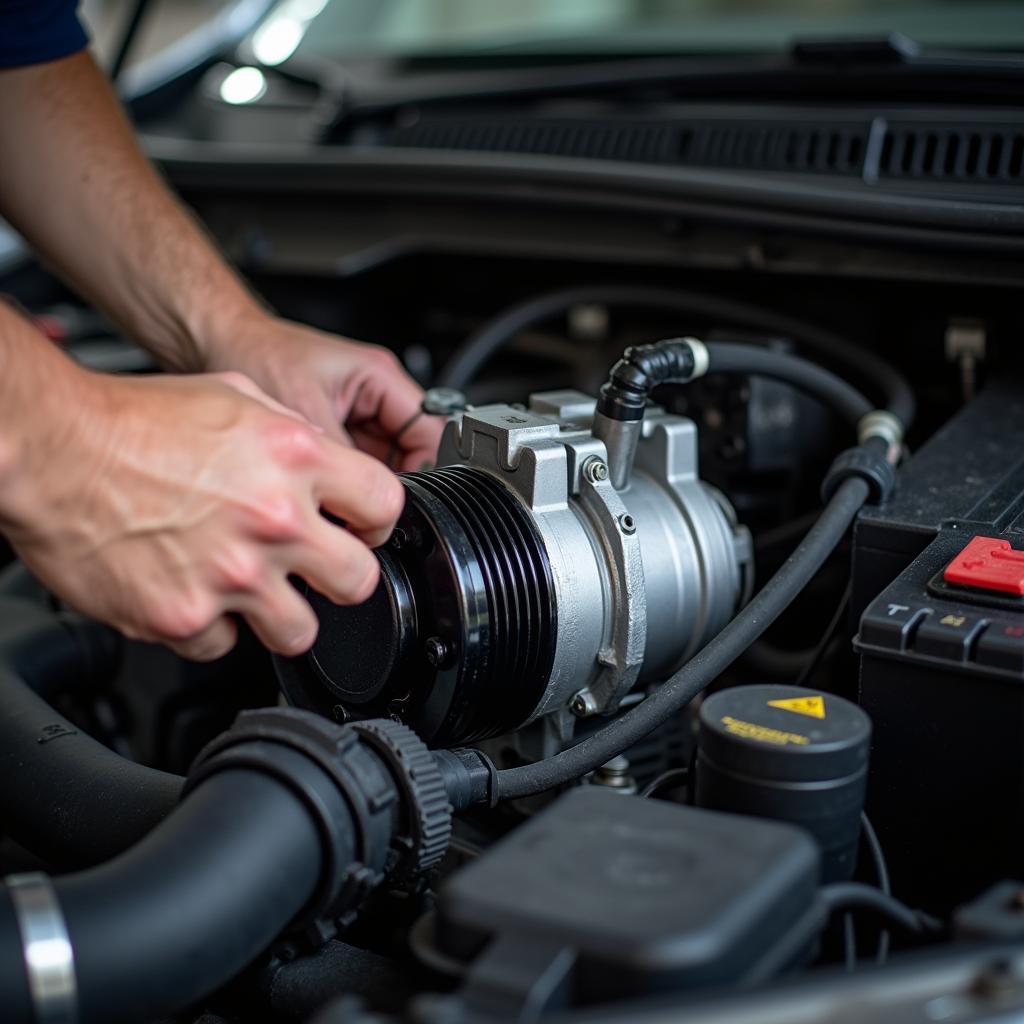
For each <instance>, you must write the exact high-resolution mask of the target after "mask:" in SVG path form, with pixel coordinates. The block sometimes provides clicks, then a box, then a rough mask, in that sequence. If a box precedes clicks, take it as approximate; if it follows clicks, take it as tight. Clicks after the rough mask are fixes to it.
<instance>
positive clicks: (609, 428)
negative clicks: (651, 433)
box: [593, 413, 643, 491]
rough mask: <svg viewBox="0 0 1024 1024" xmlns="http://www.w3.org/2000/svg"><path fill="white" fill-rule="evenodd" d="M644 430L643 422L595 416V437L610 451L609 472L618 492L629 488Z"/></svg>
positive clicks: (599, 414)
mask: <svg viewBox="0 0 1024 1024" xmlns="http://www.w3.org/2000/svg"><path fill="white" fill-rule="evenodd" d="M642 430H643V420H613V419H612V418H611V417H609V416H604V415H602V414H601V413H595V414H594V426H593V432H594V437H596V438H598V440H600V441H603V442H604V446H605V448H606V449H607V451H608V470H609V473H610V475H611V478H612V486H613V487H614V488H615V489H616V490H617V491H621V490H624V489H625V488H626V487H628V486H629V477H630V474H631V473H632V471H633V459H634V458H635V457H636V447H637V445H638V444H639V443H640V434H641V431H642Z"/></svg>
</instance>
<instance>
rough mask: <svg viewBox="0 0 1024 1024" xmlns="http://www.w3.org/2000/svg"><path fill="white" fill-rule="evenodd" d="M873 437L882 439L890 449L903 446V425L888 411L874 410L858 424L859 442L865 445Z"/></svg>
mask: <svg viewBox="0 0 1024 1024" xmlns="http://www.w3.org/2000/svg"><path fill="white" fill-rule="evenodd" d="M872 437H880V438H882V440H883V441H885V443H886V445H887V446H888V447H889V448H899V446H900V445H902V444H903V424H902V423H901V422H900V421H899V419H898V418H897V417H896V416H894V415H893V414H892V413H891V412H889V411H888V410H886V409H873V410H872V411H871V412H869V413H868V414H867V415H865V416H862V417H861V419H860V422H859V423H858V424H857V441H858V443H860V444H864V442H865V441H867V440H869V439H870V438H872Z"/></svg>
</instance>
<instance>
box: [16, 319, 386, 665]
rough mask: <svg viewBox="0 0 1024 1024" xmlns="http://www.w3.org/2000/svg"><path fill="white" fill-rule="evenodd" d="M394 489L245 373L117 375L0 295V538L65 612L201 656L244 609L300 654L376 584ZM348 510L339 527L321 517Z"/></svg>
mask: <svg viewBox="0 0 1024 1024" xmlns="http://www.w3.org/2000/svg"><path fill="white" fill-rule="evenodd" d="M402 500H403V488H402V485H401V483H400V482H399V480H398V478H397V477H396V476H395V475H394V474H393V473H391V472H390V471H389V470H388V469H386V468H385V467H384V466H383V465H382V464H381V463H380V462H378V461H377V460H375V459H373V458H371V457H370V456H369V455H365V454H363V453H361V452H357V451H353V450H352V449H350V448H347V447H345V446H343V445H342V444H340V443H339V442H337V441H335V440H332V439H330V438H329V437H327V436H326V434H325V433H324V432H323V431H321V430H319V429H318V428H315V427H313V426H312V425H310V424H309V423H307V422H306V421H305V420H303V419H302V418H301V417H299V416H297V415H296V414H294V413H292V412H290V411H288V410H286V409H284V407H282V406H279V405H278V404H277V403H276V402H275V401H274V400H273V399H271V398H268V397H267V396H266V395H265V394H264V393H263V392H261V391H260V390H259V389H258V388H257V387H256V385H255V384H253V383H252V381H251V380H249V379H248V378H246V377H243V376H242V375H240V374H233V373H221V374H204V375H198V376H187V377H182V376H169V375H168V376H165V375H159V376H155V377H114V376H107V375H103V374H96V373H92V372H89V371H87V370H84V369H82V368H81V367H79V366H78V365H76V364H75V363H73V362H72V361H71V360H70V359H68V358H67V357H66V356H65V355H64V354H63V353H61V352H60V351H58V349H57V348H56V347H54V346H53V345H52V344H51V343H50V342H49V341H47V340H46V339H45V338H44V337H43V336H42V335H41V334H39V332H38V331H36V329H35V328H34V327H33V326H32V325H31V324H29V323H28V321H26V320H24V319H23V318H22V317H21V316H20V314H18V313H16V312H15V311H14V310H13V309H11V308H10V307H8V306H6V305H5V304H4V303H3V302H0V532H2V533H3V534H4V536H6V537H7V539H8V540H9V541H10V542H11V544H12V545H13V546H14V548H15V550H16V551H17V553H18V555H19V556H20V557H21V558H22V560H23V561H24V562H25V564H26V565H27V566H28V567H29V568H30V569H31V570H32V571H33V572H34V573H35V575H36V576H37V577H38V578H39V579H40V580H42V581H43V582H44V583H46V584H48V585H49V586H50V587H51V588H52V589H53V590H54V591H55V592H56V593H58V594H59V595H60V596H61V597H63V598H64V599H65V600H66V601H68V602H69V603H70V604H71V605H72V606H74V607H76V608H78V609H80V610H82V611H84V612H87V613H89V614H91V615H93V616H95V617H96V618H99V619H101V620H103V621H105V622H109V623H110V624H112V625H114V626H116V627H117V628H119V629H120V630H122V632H124V633H126V634H127V635H129V636H133V637H138V638H141V639H144V640H152V641H160V642H163V643H168V644H169V645H170V646H172V647H173V648H174V649H175V650H177V651H178V652H179V653H181V654H183V655H185V656H186V657H191V658H196V659H200V660H206V659H210V658H215V657H218V656H219V655H222V654H224V653H226V652H227V651H228V650H229V649H230V648H231V646H232V645H233V644H234V641H235V634H236V627H235V621H234V619H233V618H232V615H231V613H237V614H240V615H242V616H244V617H245V618H246V619H247V620H248V621H249V623H250V625H251V626H252V628H253V630H254V631H255V632H256V634H257V635H258V636H259V637H260V639H261V640H262V641H263V642H264V643H265V644H266V645H267V646H268V647H270V648H272V649H273V650H277V651H280V652H282V653H285V654H298V653H299V652H301V651H303V650H305V649H307V648H308V647H309V646H310V644H311V643H312V642H313V639H314V638H315V636H316V627H317V623H316V617H315V616H314V614H313V612H312V610H311V609H310V607H309V605H308V604H307V603H306V602H305V600H303V599H302V597H300V595H299V594H298V592H297V591H296V590H295V589H294V588H293V587H292V586H291V584H290V583H289V582H288V575H289V574H291V573H297V574H299V575H301V576H302V577H304V578H305V579H307V580H308V581H309V582H310V583H312V584H313V586H315V587H316V588H317V589H318V590H320V591H322V592H323V593H324V594H326V595H328V596H329V597H331V598H332V599H333V600H335V601H338V602H342V603H348V602H354V601H362V600H365V598H367V597H368V596H369V595H370V593H371V592H372V590H373V587H374V586H375V584H376V581H377V577H378V565H377V559H376V558H375V557H374V555H373V553H372V552H371V551H370V546H373V545H375V544H379V543H381V542H383V540H384V539H385V538H386V536H387V534H388V532H389V531H390V529H391V527H392V526H393V524H394V521H395V518H396V517H397V516H398V513H399V511H400V510H401V507H402ZM321 508H323V509H326V510H328V511H331V512H334V513H336V514H337V515H339V516H343V517H344V518H345V519H346V521H347V524H348V529H347V530H345V529H342V528H340V527H339V526H336V525H334V524H333V523H331V522H329V521H328V520H327V519H325V518H324V517H323V516H322V515H321V514H320V509H321Z"/></svg>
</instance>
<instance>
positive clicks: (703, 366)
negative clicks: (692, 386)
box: [679, 338, 711, 380]
mask: <svg viewBox="0 0 1024 1024" xmlns="http://www.w3.org/2000/svg"><path fill="white" fill-rule="evenodd" d="M679 340H680V341H682V342H683V343H684V344H686V345H689V346H690V351H691V352H692V353H693V373H691V374H690V380H696V379H697V378H698V377H703V376H704V374H706V373H707V372H708V367H709V366H710V365H711V355H710V353H709V352H708V347H707V345H705V344H704V342H703V341H701V340H700V339H699V338H680V339H679Z"/></svg>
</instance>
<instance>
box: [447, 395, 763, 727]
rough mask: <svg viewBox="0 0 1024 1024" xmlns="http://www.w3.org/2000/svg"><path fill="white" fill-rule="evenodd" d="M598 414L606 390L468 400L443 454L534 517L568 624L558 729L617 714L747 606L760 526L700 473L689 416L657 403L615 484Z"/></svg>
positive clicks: (558, 672) (562, 643) (555, 676)
mask: <svg viewBox="0 0 1024 1024" xmlns="http://www.w3.org/2000/svg"><path fill="white" fill-rule="evenodd" d="M594 411H595V401H594V399H593V398H589V397H588V396H586V395H582V394H580V393H579V392H576V391H555V392H547V393H544V394H539V395H534V396H532V397H531V399H530V404H529V408H527V409H522V408H518V407H512V406H508V405H492V406H483V407H480V408H476V409H472V410H466V411H465V412H464V413H462V414H461V416H458V417H456V418H455V419H453V420H452V421H451V422H450V423H449V424H448V427H447V429H446V431H445V435H444V438H443V440H442V442H441V448H440V452H439V455H438V465H439V466H446V465H468V466H473V467H475V468H477V469H482V470H484V471H486V472H489V473H491V474H492V475H494V476H495V477H497V478H498V479H499V480H500V481H501V482H502V483H503V484H505V486H507V487H508V488H509V490H510V491H512V493H513V494H514V495H515V496H516V497H517V498H518V499H519V500H520V501H521V502H522V503H523V505H524V506H525V507H526V508H527V509H528V510H529V511H530V513H531V515H532V518H533V521H534V523H535V524H536V528H537V531H538V533H539V534H540V537H541V541H542V543H543V545H544V547H545V549H546V551H547V555H548V559H549V561H550V564H551V574H552V579H553V583H554V593H555V604H556V609H557V616H556V619H557V629H556V638H555V657H554V662H553V665H552V671H551V676H550V680H549V682H548V686H547V690H546V691H545V693H544V696H543V698H542V699H541V701H540V702H539V704H538V705H537V707H536V708H535V710H534V714H533V718H534V719H536V718H540V717H542V716H550V719H551V721H553V722H554V721H556V720H557V729H555V731H554V733H553V735H554V734H557V735H563V734H564V733H565V732H566V730H567V729H571V727H572V725H571V723H572V720H573V718H574V717H579V716H581V715H584V716H585V715H589V714H604V713H608V712H611V711H614V710H615V709H616V708H617V707H618V705H619V703H620V702H621V701H622V699H623V698H624V697H625V696H626V695H627V694H628V693H629V692H630V691H631V690H633V689H634V688H635V687H636V686H637V684H638V683H640V682H642V681H645V680H657V679H658V678H664V677H665V676H666V675H668V674H669V673H670V672H672V671H674V670H675V669H676V668H678V667H679V666H680V665H681V664H683V663H684V662H685V661H686V660H687V659H688V658H689V657H691V656H692V655H693V654H694V653H695V652H696V651H697V650H698V649H699V648H700V647H701V646H703V644H705V643H706V642H707V641H708V640H709V639H710V638H711V637H712V636H714V635H715V633H717V632H718V631H719V630H720V629H721V628H722V627H723V626H724V625H725V624H726V622H728V620H729V619H730V618H731V616H732V614H733V613H734V611H735V610H736V607H737V606H738V604H739V603H740V601H741V599H742V595H743V586H744V580H745V579H746V577H747V574H746V573H745V571H744V563H746V562H749V559H750V544H749V535H748V534H747V533H746V531H744V530H743V528H742V527H737V526H735V523H734V517H732V515H731V510H730V509H729V508H728V506H727V504H723V501H722V499H721V496H720V495H718V494H717V493H716V492H714V491H713V490H712V489H711V488H709V487H707V486H706V485H705V484H703V483H702V482H701V480H700V479H699V477H698V475H697V432H696V428H695V426H694V424H693V423H692V422H691V421H690V420H687V419H684V418H682V417H679V416H670V415H668V414H666V413H665V412H664V411H662V410H659V409H657V408H652V409H650V410H649V411H648V413H647V415H646V417H645V419H644V420H643V421H638V422H637V424H636V431H635V459H634V458H633V457H630V459H629V462H630V464H631V465H632V467H633V468H632V472H631V473H630V475H629V476H628V478H627V479H625V480H624V481H622V483H623V486H622V487H620V488H617V487H616V486H615V470H614V468H613V467H614V462H613V461H612V459H611V453H610V452H609V449H608V447H607V444H606V441H605V440H604V439H603V438H602V437H601V436H595V434H596V433H597V431H596V430H594V429H593V428H592V425H593V422H594ZM619 436H620V435H618V434H616V433H615V432H614V431H613V432H611V433H610V434H608V441H609V442H612V441H614V440H615V438H616V437H619ZM627 441H629V439H627ZM598 467H607V470H608V472H601V470H600V469H598ZM582 694H585V695H586V699H585V700H584V698H583V697H582V696H581V695H582ZM567 712H568V713H567Z"/></svg>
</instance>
